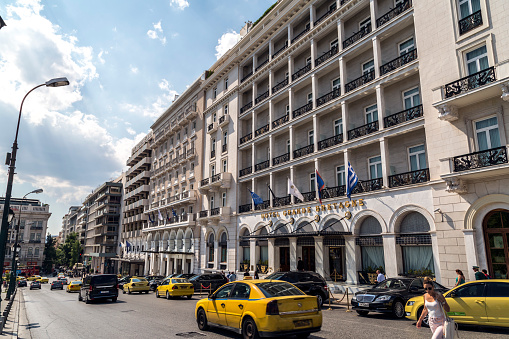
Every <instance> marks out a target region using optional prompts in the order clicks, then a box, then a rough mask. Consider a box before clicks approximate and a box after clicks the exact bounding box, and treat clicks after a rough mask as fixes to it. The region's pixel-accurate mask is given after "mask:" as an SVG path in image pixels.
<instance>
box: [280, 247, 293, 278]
mask: <svg viewBox="0 0 509 339" xmlns="http://www.w3.org/2000/svg"><path fill="white" fill-rule="evenodd" d="M279 270H280V271H282V272H288V271H290V247H279Z"/></svg>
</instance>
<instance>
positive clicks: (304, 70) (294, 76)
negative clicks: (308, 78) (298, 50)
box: [292, 64, 311, 81]
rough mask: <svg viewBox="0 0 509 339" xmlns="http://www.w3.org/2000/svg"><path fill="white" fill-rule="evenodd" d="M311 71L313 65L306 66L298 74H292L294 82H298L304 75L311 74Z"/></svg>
mask: <svg viewBox="0 0 509 339" xmlns="http://www.w3.org/2000/svg"><path fill="white" fill-rule="evenodd" d="M310 70H311V64H307V65H306V66H304V67H302V68H301V69H299V70H298V71H297V72H295V73H293V74H292V81H295V80H297V79H298V78H300V77H301V76H303V75H304V74H306V73H307V72H309V71H310Z"/></svg>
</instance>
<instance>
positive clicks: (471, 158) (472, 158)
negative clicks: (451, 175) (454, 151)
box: [453, 146, 507, 172]
mask: <svg viewBox="0 0 509 339" xmlns="http://www.w3.org/2000/svg"><path fill="white" fill-rule="evenodd" d="M453 164H454V172H462V171H467V170H470V169H475V168H482V167H488V166H495V165H500V164H507V148H506V147H505V146H502V147H497V148H492V149H488V150H486V151H480V152H474V153H469V154H464V155H460V156H457V157H454V158H453Z"/></svg>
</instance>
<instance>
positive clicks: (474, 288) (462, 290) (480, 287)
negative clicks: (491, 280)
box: [454, 283, 484, 298]
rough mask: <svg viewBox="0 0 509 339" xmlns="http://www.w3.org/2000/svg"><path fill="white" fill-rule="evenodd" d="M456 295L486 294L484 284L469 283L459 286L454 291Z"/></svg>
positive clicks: (463, 296) (471, 296) (464, 296)
mask: <svg viewBox="0 0 509 339" xmlns="http://www.w3.org/2000/svg"><path fill="white" fill-rule="evenodd" d="M454 295H455V296H456V297H460V298H476V297H477V298H478V297H483V296H484V284H483V283H482V284H469V285H466V286H462V287H459V288H458V289H456V290H455V291H454Z"/></svg>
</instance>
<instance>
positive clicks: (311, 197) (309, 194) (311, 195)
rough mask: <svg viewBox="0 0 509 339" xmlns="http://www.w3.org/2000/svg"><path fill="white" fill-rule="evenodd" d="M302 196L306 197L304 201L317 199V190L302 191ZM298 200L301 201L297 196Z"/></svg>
mask: <svg viewBox="0 0 509 339" xmlns="http://www.w3.org/2000/svg"><path fill="white" fill-rule="evenodd" d="M302 197H303V198H304V201H302V202H307V201H314V200H316V191H312V192H305V193H302ZM297 200H299V201H300V199H299V198H297Z"/></svg>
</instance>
